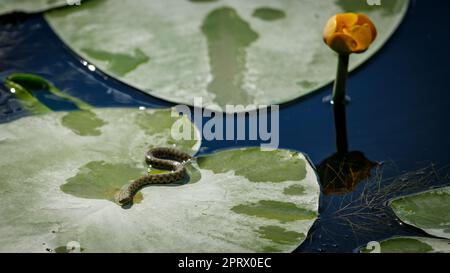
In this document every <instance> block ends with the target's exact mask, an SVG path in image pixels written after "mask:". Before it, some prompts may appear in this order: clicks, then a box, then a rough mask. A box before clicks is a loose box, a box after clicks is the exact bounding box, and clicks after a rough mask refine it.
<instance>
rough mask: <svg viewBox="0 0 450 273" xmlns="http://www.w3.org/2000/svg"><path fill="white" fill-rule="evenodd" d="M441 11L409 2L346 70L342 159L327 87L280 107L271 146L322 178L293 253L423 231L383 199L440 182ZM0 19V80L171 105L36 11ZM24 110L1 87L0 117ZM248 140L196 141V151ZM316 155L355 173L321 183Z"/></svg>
mask: <svg viewBox="0 0 450 273" xmlns="http://www.w3.org/2000/svg"><path fill="white" fill-rule="evenodd" d="M448 10H450V2H449V1H445V0H435V1H412V5H411V7H410V9H409V11H408V13H407V16H406V18H405V20H404V22H403V23H402V25H401V26H400V28H399V30H398V31H397V32H396V34H395V35H394V36H393V37H392V39H391V40H390V41H389V42H388V43H387V45H386V46H385V47H384V48H383V49H382V50H381V52H380V53H379V54H377V55H376V56H375V57H374V58H372V59H371V60H370V61H369V62H367V63H366V64H365V65H363V66H362V67H361V68H360V69H358V70H357V71H356V72H354V73H352V74H351V77H350V79H349V86H348V94H349V95H350V96H351V98H352V102H351V104H349V105H348V107H347V124H348V142H349V146H350V150H352V151H354V152H352V153H350V154H348V155H347V156H346V158H345V162H347V163H348V164H344V165H342V160H344V159H342V158H338V157H336V156H333V155H334V153H335V149H336V148H335V132H334V124H333V111H332V108H331V107H330V105H327V104H324V103H323V102H322V99H323V97H324V96H326V95H328V94H330V93H331V88H332V87H331V85H330V86H327V87H325V88H323V89H321V90H319V91H317V92H315V93H314V94H313V95H310V96H308V97H306V98H303V99H299V100H296V101H294V102H291V103H288V104H286V105H282V106H281V111H280V146H281V147H282V148H289V149H295V150H299V151H302V152H305V153H306V154H308V155H309V157H310V159H311V161H312V162H313V163H314V164H315V165H316V166H318V169H319V171H321V177H322V181H321V182H322V188H323V193H322V196H321V201H320V217H319V219H318V220H317V221H316V223H315V224H314V226H313V228H312V229H311V230H310V233H309V234H308V237H307V239H306V241H305V242H304V243H303V244H302V245H300V246H299V247H298V248H297V250H296V251H299V252H336V251H345V252H351V251H355V250H356V249H357V248H358V247H361V246H365V245H366V244H367V242H369V241H373V240H378V241H379V240H382V239H385V238H388V237H391V236H397V235H425V234H423V233H422V232H421V231H420V230H417V229H415V228H413V227H411V226H408V225H406V224H404V223H402V222H400V221H398V220H397V219H396V217H395V215H394V214H393V212H392V211H391V210H390V209H389V207H388V206H387V203H386V202H387V201H388V200H389V199H390V198H395V197H398V196H402V195H404V194H409V193H413V192H418V191H423V190H426V189H429V188H432V187H439V186H443V185H450V183H449V179H448V173H450V171H449V168H448V167H447V166H448V164H449V163H450V156H449V154H450V128H449V122H448V118H449V117H450V92H449V91H450V90H449V87H448V77H449V76H450V69H449V66H450V52H449V50H448V48H449V45H450V40H449V39H450V37H449V36H448V26H450V24H449V23H450V17H449V16H448ZM0 21H1V24H0V79H1V80H3V79H4V78H5V77H6V76H8V75H9V74H11V73H13V72H27V73H33V74H38V75H40V76H43V77H44V78H46V79H48V80H49V81H50V82H52V83H53V84H54V85H55V86H58V87H61V89H63V90H65V91H66V92H68V93H69V94H71V95H73V96H76V97H78V98H80V99H82V100H84V101H86V102H87V103H89V104H91V105H94V106H97V107H140V106H145V107H148V108H166V107H169V106H172V104H170V103H168V102H165V101H162V100H159V99H156V98H153V97H151V96H149V95H146V94H144V93H142V92H140V91H138V90H136V89H134V88H131V87H129V86H127V85H124V84H122V83H120V82H118V81H116V80H114V79H111V78H109V77H107V76H105V75H104V74H102V73H101V72H99V71H94V72H93V71H90V70H89V69H88V68H87V67H86V66H85V65H83V64H82V63H81V60H80V59H79V58H78V57H77V56H75V55H74V54H72V52H71V51H70V50H69V49H68V48H66V47H65V46H64V45H63V44H62V43H61V41H60V40H59V39H58V38H57V37H56V36H55V34H54V33H52V31H51V30H50V28H49V27H48V25H47V24H46V22H45V21H44V20H43V18H42V17H41V15H39V14H37V15H32V16H25V15H19V14H16V15H14V16H12V15H8V16H3V17H2V18H1V19H0ZM39 99H40V100H41V101H42V102H44V103H45V104H46V105H47V106H49V107H50V108H51V109H52V110H55V111H60V110H73V109H76V107H75V105H73V104H71V103H67V102H64V101H61V100H59V99H57V98H56V97H53V96H52V95H51V94H49V93H40V94H39ZM27 114H28V113H27V112H26V111H24V110H23V109H22V108H21V106H20V104H19V103H18V101H17V100H16V99H15V98H14V97H13V96H12V94H11V93H10V92H8V90H6V88H5V87H4V86H1V87H0V122H9V121H12V120H14V119H17V118H20V117H22V116H25V115H27ZM258 144H259V143H258V142H256V141H206V140H205V141H203V145H202V149H201V152H200V153H202V154H205V153H209V152H213V151H215V150H220V149H225V148H231V147H233V148H235V147H240V146H253V145H258ZM324 162H325V163H331V165H333V164H336V166H341V167H342V168H341V169H342V173H343V174H346V173H348V172H349V170H350V169H351V170H352V171H355V170H357V173H358V176H357V177H356V178H354V177H353V179H349V180H345V181H343V182H342V183H341V185H331V186H330V185H329V184H328V183H327V181H329V180H330V179H332V178H333V177H332V174H330V173H329V172H328V173H327V171H326V169H324V168H321V166H325V164H321V163H324ZM373 162H384V164H383V165H381V166H378V165H375V164H372V163H373ZM369 174H371V176H370V177H369ZM367 200H371V202H368V201H367ZM369 203H370V205H368V204H369Z"/></svg>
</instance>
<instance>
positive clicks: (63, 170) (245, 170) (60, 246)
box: [0, 109, 319, 252]
mask: <svg viewBox="0 0 450 273" xmlns="http://www.w3.org/2000/svg"><path fill="white" fill-rule="evenodd" d="M91 111H92V112H93V113H94V114H95V115H96V117H97V118H98V119H100V120H102V121H103V123H102V124H101V125H100V126H99V127H98V128H96V129H97V130H98V132H99V134H97V133H96V134H93V135H89V134H88V135H81V134H78V133H77V131H74V130H73V129H72V128H70V127H69V128H68V127H66V126H65V124H64V122H63V117H64V116H66V115H67V113H64V112H62V113H59V112H58V113H50V114H42V115H37V116H30V117H26V118H22V119H19V120H16V121H14V122H11V123H7V124H2V125H0V154H2V155H8V156H3V157H0V214H1V215H2V221H1V222H0V230H1V234H2V237H1V238H0V252H11V251H12V252H47V251H50V252H61V251H64V250H67V249H72V248H68V247H66V246H67V245H69V244H70V245H76V246H77V247H78V249H81V250H82V251H83V252H260V251H277V252H284V251H292V250H294V249H295V248H296V247H297V246H298V245H299V244H300V243H301V242H302V240H304V238H305V237H306V233H307V232H308V230H309V228H310V227H311V225H312V224H313V222H314V220H315V219H316V217H317V211H318V199H319V185H318V183H317V178H316V175H315V172H314V170H313V168H312V167H311V166H310V165H309V164H308V162H307V161H306V159H305V157H304V156H303V155H302V154H300V153H297V152H292V151H287V150H280V151H276V152H273V151H270V152H269V151H260V150H259V149H256V148H249V149H240V150H235V151H226V152H219V153H216V154H213V155H211V156H204V157H201V158H199V159H198V162H197V160H194V161H192V162H191V163H190V165H189V166H188V174H189V179H188V181H185V182H184V183H175V184H169V185H155V186H149V187H146V188H144V189H142V190H141V191H140V193H139V194H138V195H137V196H136V198H135V200H134V204H133V205H132V206H131V207H129V208H122V207H120V206H119V205H117V204H115V203H114V202H112V196H113V195H114V193H115V192H116V191H117V190H118V189H120V187H121V186H123V185H125V184H126V183H128V182H129V181H130V180H132V179H135V178H137V177H139V176H142V175H144V174H145V173H146V172H147V166H146V164H145V163H144V160H143V157H144V153H145V151H146V150H147V149H148V148H149V147H151V146H169V145H172V144H173V145H175V146H176V147H178V148H180V149H183V150H184V151H186V152H189V153H191V154H195V152H196V151H197V150H198V148H199V144H200V141H198V140H197V141H189V140H186V141H183V140H176V139H178V138H177V137H171V133H170V132H171V131H170V129H171V127H172V125H173V124H174V120H175V121H179V120H181V122H187V123H188V124H189V125H190V126H193V125H192V123H191V122H190V121H189V120H188V119H187V118H184V117H183V118H174V117H171V111H170V110H153V111H150V110H145V111H139V110H133V109H92V110H91ZM197 133H198V132H197ZM246 150H247V151H248V154H249V155H246V152H245V151H246ZM230 153H236V154H237V155H240V156H242V157H244V158H247V159H250V158H253V159H254V160H249V161H248V162H243V163H241V164H243V165H245V164H247V167H245V166H244V167H242V168H240V169H239V171H235V170H234V169H233V166H234V165H231V166H232V167H226V168H224V169H223V171H222V170H221V171H217V170H212V169H214V168H212V166H216V164H217V162H219V161H220V158H222V164H223V165H225V166H226V165H227V164H229V163H230V162H229V161H227V160H226V159H227V158H228V157H229V156H230ZM266 157H273V158H274V159H273V161H274V162H277V161H281V162H285V164H286V165H289V161H290V160H292V161H294V162H297V163H296V164H295V166H297V167H298V168H299V169H300V171H298V170H296V169H294V168H282V166H281V165H280V164H272V163H273V162H272V163H270V162H269V161H264V160H263V159H264V158H266ZM208 158H211V161H212V162H214V164H207V163H208V161H209V159H208ZM258 158H259V159H260V160H259V162H260V164H268V163H270V164H268V165H267V166H265V168H267V169H269V170H271V171H272V172H277V171H279V170H280V168H281V169H282V172H281V174H280V175H279V176H277V177H274V181H269V180H264V181H260V182H258V183H255V182H254V181H250V179H249V178H251V179H252V178H254V177H255V176H254V172H253V170H252V168H255V170H256V171H258V170H260V169H259V166H256V165H255V162H258V160H256V159H258ZM287 158H290V159H289V160H287V161H285V160H286V159H287ZM255 160H256V161H255ZM200 162H202V163H200ZM300 162H302V163H300ZM202 164H203V165H204V166H208V167H207V168H202V167H201V166H200V165H202ZM153 172H158V171H157V170H154V171H153ZM247 177H249V178H247ZM293 185H301V186H302V188H303V189H304V190H303V192H302V193H301V194H300V193H299V194H296V195H288V194H285V192H284V189H285V188H287V187H291V186H293ZM252 204H257V205H256V206H252ZM246 206H247V207H248V206H251V213H247V211H246V210H245V209H244V210H242V209H238V208H245V207H246Z"/></svg>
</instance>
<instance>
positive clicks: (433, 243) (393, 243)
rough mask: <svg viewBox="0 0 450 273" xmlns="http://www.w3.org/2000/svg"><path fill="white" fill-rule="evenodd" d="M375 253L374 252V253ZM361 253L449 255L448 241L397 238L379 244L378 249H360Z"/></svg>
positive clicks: (449, 244)
mask: <svg viewBox="0 0 450 273" xmlns="http://www.w3.org/2000/svg"><path fill="white" fill-rule="evenodd" d="M374 251H375V252H374ZM361 252H363V253H450V240H441V239H434V238H423V237H397V238H392V239H388V240H385V241H382V242H380V245H379V249H377V250H375V249H374V248H373V247H371V248H363V249H361Z"/></svg>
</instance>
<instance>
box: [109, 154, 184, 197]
mask: <svg viewBox="0 0 450 273" xmlns="http://www.w3.org/2000/svg"><path fill="white" fill-rule="evenodd" d="M190 159H191V156H190V155H188V154H186V153H184V152H182V151H180V150H177V149H175V148H153V149H150V150H149V151H148V152H147V154H146V156H145V161H146V163H147V164H148V165H149V166H150V167H154V168H157V169H165V170H170V171H171V172H170V173H163V174H149V175H145V176H142V177H140V178H138V179H136V180H134V181H133V182H131V184H129V185H127V186H126V187H124V188H122V189H121V190H120V191H119V192H118V193H117V194H116V195H115V197H114V198H115V201H116V202H117V203H118V204H120V205H122V206H123V205H126V204H128V203H131V202H132V201H133V197H134V195H135V194H136V193H137V192H138V191H139V190H140V189H141V188H142V187H143V186H146V185H149V184H168V183H173V182H176V181H179V180H182V179H183V178H184V177H185V176H186V174H187V172H186V167H185V163H186V162H187V161H189V160H190Z"/></svg>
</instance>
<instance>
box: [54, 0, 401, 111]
mask: <svg viewBox="0 0 450 273" xmlns="http://www.w3.org/2000/svg"><path fill="white" fill-rule="evenodd" d="M124 2H126V3H124ZM408 2H409V1H408V0H396V1H384V2H383V3H382V5H381V6H368V4H367V1H366V0H326V1H316V0H301V1H300V0H280V1H272V0H258V1H240V0H219V1H188V0H165V1H158V0H133V1H123V0H109V1H104V0H91V1H88V2H86V3H83V4H82V5H81V7H68V8H66V9H63V10H57V11H52V12H50V13H47V14H46V18H47V20H48V22H49V23H50V25H51V26H52V28H53V29H54V30H55V31H56V33H57V34H59V36H60V37H61V38H62V39H63V40H64V41H65V42H66V43H67V44H68V45H69V46H70V47H71V48H72V49H73V50H74V51H76V52H77V53H78V54H79V55H80V56H82V57H83V58H85V59H87V60H89V62H91V63H93V64H95V65H96V66H98V67H99V68H101V69H102V70H103V71H105V72H106V73H108V74H110V75H112V76H114V77H116V78H118V79H120V80H122V81H124V82H126V83H128V84H130V85H132V86H134V87H137V88H139V89H141V90H144V91H145V92H147V93H149V94H151V95H153V96H156V97H159V98H162V99H165V100H168V101H171V102H176V103H182V104H187V105H192V104H193V99H192V98H193V97H202V98H203V102H204V103H205V104H206V105H209V106H208V107H209V108H214V106H217V105H219V106H223V105H226V104H233V105H240V104H257V105H267V104H277V103H283V102H287V101H289V100H292V99H295V98H297V97H300V96H303V95H306V94H308V93H310V92H312V91H314V90H316V89H318V88H319V87H321V86H323V85H325V84H328V83H330V82H331V80H332V79H333V77H334V75H335V67H336V63H337V58H336V56H335V55H334V53H333V52H332V51H331V50H330V49H329V48H327V47H326V46H325V45H324V43H323V42H322V36H321V35H322V29H323V26H324V23H325V22H326V20H327V19H328V18H329V17H330V16H331V15H333V14H335V13H338V12H342V11H356V12H364V13H367V14H368V15H369V16H370V17H371V18H372V19H373V21H374V22H375V24H376V25H377V27H378V30H379V35H378V38H377V40H376V42H375V43H374V44H373V46H372V47H371V49H370V50H369V51H368V52H366V53H364V54H361V55H354V56H352V58H351V69H354V68H355V67H357V66H358V65H360V64H362V63H363V62H364V61H365V60H367V59H368V58H369V57H370V56H372V55H373V54H374V53H375V52H376V51H377V50H379V49H380V48H381V47H382V45H383V44H384V43H385V42H386V41H387V40H388V38H389V37H390V35H391V34H392V33H393V32H394V30H395V29H396V28H397V26H398V25H399V23H400V22H401V20H402V18H403V15H404V14H405V12H406V9H407V6H408ZM124 5H126V8H123V7H124Z"/></svg>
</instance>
